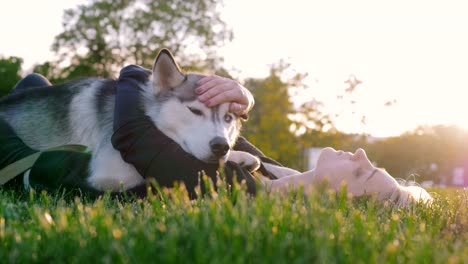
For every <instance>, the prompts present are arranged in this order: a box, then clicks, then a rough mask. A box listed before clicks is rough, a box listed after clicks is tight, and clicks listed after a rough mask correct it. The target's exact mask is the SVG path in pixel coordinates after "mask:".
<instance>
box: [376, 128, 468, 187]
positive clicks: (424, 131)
mask: <svg viewBox="0 0 468 264" xmlns="http://www.w3.org/2000/svg"><path fill="white" fill-rule="evenodd" d="M467 139H468V132H467V131H465V130H463V129H460V128H458V127H455V126H443V125H437V126H421V127H418V128H417V129H415V130H414V131H411V132H408V133H405V134H403V135H401V136H398V137H391V138H386V139H383V140H379V141H376V142H374V143H372V144H369V146H368V155H369V156H370V157H371V159H372V160H373V161H375V162H376V163H377V165H378V166H380V167H384V168H385V169H386V170H387V171H388V172H389V173H390V174H391V175H393V176H395V177H399V178H403V179H406V178H408V177H410V176H411V175H414V176H415V177H416V180H417V181H421V180H429V179H433V180H436V181H438V180H439V177H441V176H443V177H451V175H452V172H453V169H454V168H455V167H457V166H463V165H464V163H466V162H467V160H466V159H467V157H468V144H467V143H466V142H467Z"/></svg>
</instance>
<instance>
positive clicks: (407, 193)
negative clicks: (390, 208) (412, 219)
mask: <svg viewBox="0 0 468 264" xmlns="http://www.w3.org/2000/svg"><path fill="white" fill-rule="evenodd" d="M414 184H415V183H414V182H411V181H399V184H398V186H397V188H396V189H395V190H394V191H393V192H392V193H391V195H390V197H389V200H390V201H392V202H393V203H394V204H395V205H396V206H398V207H407V206H409V205H411V204H413V203H420V202H421V203H424V204H429V203H430V202H431V201H432V196H431V195H430V194H429V193H428V192H427V191H426V190H425V189H424V188H422V187H419V186H416V185H414Z"/></svg>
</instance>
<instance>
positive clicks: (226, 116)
mask: <svg viewBox="0 0 468 264" xmlns="http://www.w3.org/2000/svg"><path fill="white" fill-rule="evenodd" d="M224 121H225V122H226V123H231V121H232V116H231V115H228V114H226V115H225V116H224Z"/></svg>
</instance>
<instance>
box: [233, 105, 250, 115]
mask: <svg viewBox="0 0 468 264" xmlns="http://www.w3.org/2000/svg"><path fill="white" fill-rule="evenodd" d="M248 107H249V106H248V105H243V104H238V103H234V102H233V103H231V104H230V105H229V112H231V113H234V114H236V115H243V114H246V113H247V112H248V110H247V108H248Z"/></svg>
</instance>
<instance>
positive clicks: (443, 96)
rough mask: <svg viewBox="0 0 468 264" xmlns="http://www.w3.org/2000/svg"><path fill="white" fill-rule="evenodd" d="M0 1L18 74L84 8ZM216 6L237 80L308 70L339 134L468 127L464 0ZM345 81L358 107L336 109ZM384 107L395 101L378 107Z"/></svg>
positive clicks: (233, 1) (7, 50) (271, 0)
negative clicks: (354, 83)
mask: <svg viewBox="0 0 468 264" xmlns="http://www.w3.org/2000/svg"><path fill="white" fill-rule="evenodd" d="M0 1H1V5H0V6H1V8H0V25H1V26H0V35H1V36H8V37H3V38H2V40H1V41H0V54H3V55H4V56H13V55H14V56H19V57H22V58H23V59H24V60H25V66H26V67H30V66H31V65H32V64H34V63H38V62H44V61H46V60H48V59H50V58H51V56H52V53H51V52H50V45H51V43H52V41H53V38H54V36H55V35H57V34H58V33H59V32H60V31H61V17H62V10H63V8H67V7H73V6H74V5H76V3H78V2H85V1H84V0H70V1H63V0H42V1H27V0H15V1H6V0H0ZM225 3H226V5H225V8H224V12H225V13H224V19H225V21H226V22H227V23H228V24H229V26H231V27H232V28H233V30H234V41H233V42H232V43H230V44H228V45H227V46H226V47H224V48H223V49H222V50H221V51H220V54H221V55H224V56H225V65H226V66H227V67H228V68H236V69H238V70H240V73H238V74H237V75H239V77H265V76H266V75H267V74H268V69H269V65H270V64H272V63H275V62H277V61H278V60H280V59H285V60H286V61H288V62H290V63H291V65H292V67H291V68H292V69H293V70H296V71H297V72H302V73H308V75H309V77H308V79H307V82H308V85H309V87H310V88H309V90H310V94H309V95H308V96H310V97H311V98H312V96H313V97H315V98H317V99H318V100H320V101H323V102H324V103H325V106H326V108H327V111H330V112H331V113H340V114H341V115H342V117H343V118H342V119H340V120H338V121H337V126H338V128H339V129H342V130H345V131H347V132H351V131H354V132H363V131H364V132H367V133H371V134H372V135H375V136H391V135H398V134H400V133H402V132H404V131H407V130H410V129H413V128H414V127H416V126H417V125H418V124H431V125H432V124H457V125H459V126H462V127H464V128H467V129H468V107H467V106H465V104H466V102H467V99H466V98H467V97H466V96H465V95H464V91H465V90H467V89H468V78H467V76H468V15H467V14H468V2H466V1H462V0H461V1H453V0H440V1H431V0H426V1H424V0H411V1H408V0H393V1H377V0H357V1H356V0H355V1H346V0H342V1H334V0H328V1H319V0H287V1H284V0H255V1H252V0H225ZM26 7H27V8H26ZM25 9H27V10H25ZM176 56H177V54H176ZM351 74H354V75H355V76H357V78H358V79H360V80H362V82H363V84H362V85H359V86H358V88H357V90H356V93H355V95H354V99H355V100H356V101H357V102H358V104H356V105H355V106H354V107H350V106H347V107H343V106H340V105H339V104H338V100H337V99H336V95H337V93H339V92H342V91H343V90H344V89H345V88H346V87H347V86H346V85H345V84H344V81H345V80H347V79H348V77H349V76H350V75H351ZM390 100H396V103H395V104H394V105H392V106H391V107H388V106H384V103H385V102H387V101H390ZM352 111H355V112H356V114H355V115H353V114H351V112H352ZM362 115H365V116H366V124H365V125H363V124H361V123H360V119H361V118H360V116H362Z"/></svg>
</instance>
